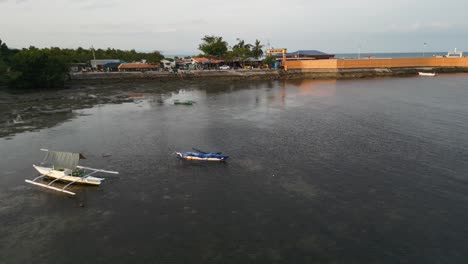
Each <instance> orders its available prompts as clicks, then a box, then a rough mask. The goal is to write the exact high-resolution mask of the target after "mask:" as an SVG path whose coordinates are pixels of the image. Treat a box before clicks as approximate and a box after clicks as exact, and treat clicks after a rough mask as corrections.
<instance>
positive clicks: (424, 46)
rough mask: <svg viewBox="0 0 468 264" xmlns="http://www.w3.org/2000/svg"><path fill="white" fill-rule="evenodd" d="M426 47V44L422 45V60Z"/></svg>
mask: <svg viewBox="0 0 468 264" xmlns="http://www.w3.org/2000/svg"><path fill="white" fill-rule="evenodd" d="M426 45H427V43H426V42H424V45H423V54H422V56H423V58H424V54H425V52H426Z"/></svg>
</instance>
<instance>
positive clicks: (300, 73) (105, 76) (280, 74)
mask: <svg viewBox="0 0 468 264" xmlns="http://www.w3.org/2000/svg"><path fill="white" fill-rule="evenodd" d="M420 71H426V72H437V73H456V72H468V68H464V67H411V68H372V69H302V70H298V69H294V70H288V71H285V70H273V69H268V70H226V71H221V70H211V71H210V70H203V71H183V72H179V73H169V72H156V71H147V72H88V73H72V74H70V75H69V81H70V82H72V83H82V82H85V83H86V82H96V81H97V82H106V81H126V80H130V81H135V80H162V81H169V80H207V79H228V80H236V79H252V80H271V79H294V78H312V79H350V78H366V77H384V76H388V77H391V76H410V75H416V74H418V72H420Z"/></svg>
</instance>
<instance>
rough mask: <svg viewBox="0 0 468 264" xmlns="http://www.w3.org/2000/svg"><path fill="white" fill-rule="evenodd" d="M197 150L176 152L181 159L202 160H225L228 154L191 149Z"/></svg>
mask: <svg viewBox="0 0 468 264" xmlns="http://www.w3.org/2000/svg"><path fill="white" fill-rule="evenodd" d="M193 150H195V151H197V152H176V154H177V155H178V156H179V158H181V159H185V160H202V161H226V160H227V159H228V158H229V156H224V155H221V152H216V153H210V152H204V151H200V150H198V149H193Z"/></svg>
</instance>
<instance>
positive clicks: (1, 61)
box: [0, 40, 164, 88]
mask: <svg viewBox="0 0 468 264" xmlns="http://www.w3.org/2000/svg"><path fill="white" fill-rule="evenodd" d="M93 52H94V54H93ZM94 57H95V58H96V59H119V60H121V61H126V62H133V61H141V60H146V61H147V62H149V63H159V62H160V61H161V59H163V58H164V56H163V55H161V53H160V52H158V51H155V52H149V53H144V52H136V51H135V50H128V51H127V50H118V49H117V50H116V49H110V48H108V49H106V50H103V49H97V50H92V49H83V48H81V47H80V48H78V49H76V50H75V49H60V48H56V47H52V48H45V49H38V48H35V47H29V48H27V49H22V50H13V49H9V48H8V46H7V45H6V44H5V43H3V42H2V41H1V40H0V85H5V84H8V85H9V86H11V87H15V88H53V87H62V86H63V85H64V81H65V79H66V76H67V73H68V68H69V65H70V64H72V63H88V62H89V61H90V60H92V59H93V58H94Z"/></svg>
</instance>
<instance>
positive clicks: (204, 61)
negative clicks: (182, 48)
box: [193, 57, 224, 64]
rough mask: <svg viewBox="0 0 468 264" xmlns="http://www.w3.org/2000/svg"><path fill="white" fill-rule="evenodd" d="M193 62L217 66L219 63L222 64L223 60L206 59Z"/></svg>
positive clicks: (196, 59)
mask: <svg viewBox="0 0 468 264" xmlns="http://www.w3.org/2000/svg"><path fill="white" fill-rule="evenodd" d="M193 60H194V61H195V62H198V63H214V64H217V63H220V62H224V60H219V59H208V58H203V57H201V58H193Z"/></svg>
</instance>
